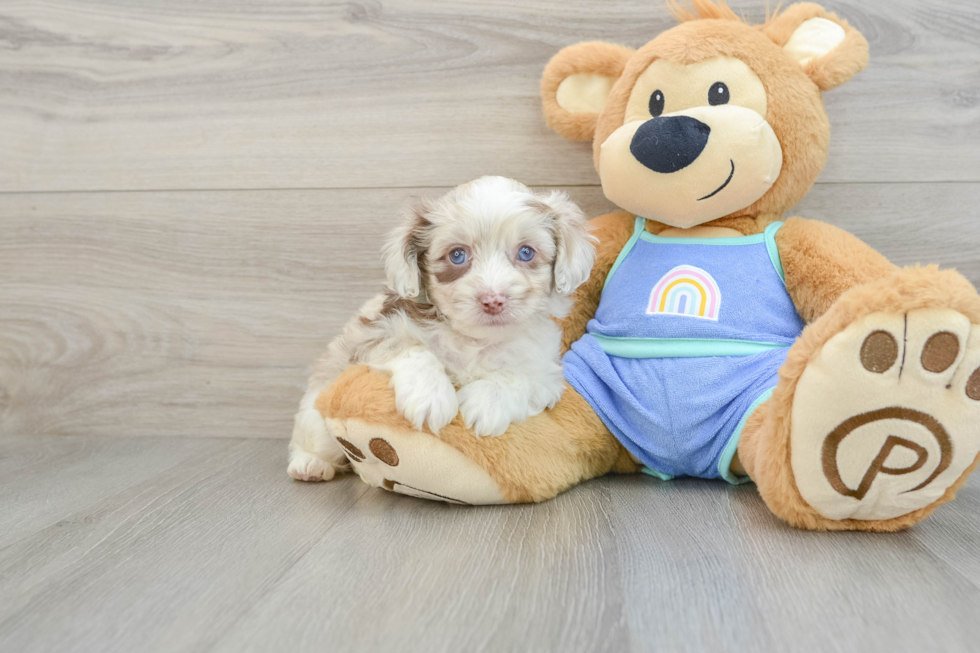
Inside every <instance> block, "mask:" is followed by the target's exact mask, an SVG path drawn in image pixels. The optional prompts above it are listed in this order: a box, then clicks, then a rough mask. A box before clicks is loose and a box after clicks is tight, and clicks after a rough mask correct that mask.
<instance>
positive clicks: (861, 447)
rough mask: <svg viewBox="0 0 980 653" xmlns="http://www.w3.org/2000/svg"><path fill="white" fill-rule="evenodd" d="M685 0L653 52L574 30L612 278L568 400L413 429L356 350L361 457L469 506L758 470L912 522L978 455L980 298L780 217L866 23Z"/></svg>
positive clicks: (797, 498) (571, 78) (590, 313)
mask: <svg viewBox="0 0 980 653" xmlns="http://www.w3.org/2000/svg"><path fill="white" fill-rule="evenodd" d="M693 6H694V9H695V11H696V13H695V14H692V13H688V12H685V11H682V10H680V9H679V8H678V7H677V6H676V4H675V5H674V10H675V14H676V15H677V16H678V18H679V20H680V24H679V25H678V26H676V27H674V28H672V29H670V30H667V31H666V32H664V33H662V34H660V35H659V36H657V37H656V38H655V39H654V40H652V41H650V42H649V43H647V44H646V45H644V46H643V47H641V48H640V49H638V50H635V51H634V50H631V49H629V48H625V47H622V46H618V45H611V44H607V43H598V42H594V43H581V44H578V45H573V46H570V47H567V48H565V49H564V50H562V51H561V52H559V53H558V54H557V55H556V56H555V57H554V58H553V59H552V60H551V62H550V63H549V64H548V65H547V67H546V69H545V72H544V77H543V79H542V82H541V93H542V100H543V104H544V113H545V118H546V120H547V122H548V125H549V126H551V127H552V128H553V129H554V130H555V131H556V132H558V133H559V134H560V135H562V136H564V137H565V138H569V139H574V140H592V142H593V153H594V158H595V167H596V170H598V172H599V177H600V179H601V181H602V188H603V191H604V193H605V194H606V196H607V197H608V198H609V199H610V200H611V201H613V202H614V203H616V204H617V205H618V206H620V207H621V208H622V209H624V210H623V211H620V212H617V213H612V214H609V215H605V216H602V217H599V218H596V219H594V220H593V221H592V226H593V229H594V234H595V235H596V236H597V237H598V239H599V245H598V255H597V261H596V265H595V268H594V269H593V271H592V276H591V278H590V279H589V281H588V282H586V284H585V285H584V286H582V287H581V288H580V289H579V290H578V291H577V295H576V304H575V308H574V310H573V312H572V314H571V315H570V316H569V317H568V318H567V319H566V320H565V321H564V323H563V325H562V326H563V330H564V345H565V347H566V348H567V349H568V353H567V354H566V356H565V359H564V362H565V369H566V379H567V380H568V382H569V387H568V388H567V389H566V392H565V394H564V397H563V398H562V400H561V401H560V402H559V403H558V405H557V406H556V407H555V408H554V409H553V410H550V411H546V412H545V413H543V414H541V415H538V416H537V417H534V418H532V419H530V420H528V421H527V422H525V423H522V424H513V425H512V426H511V428H510V429H509V430H508V431H507V432H506V433H505V434H504V435H502V436H500V437H497V438H478V437H476V436H475V435H473V434H472V433H470V432H468V431H467V430H466V428H465V425H464V424H463V423H462V421H461V419H460V418H459V417H458V416H457V418H456V420H455V421H454V422H453V423H452V424H450V425H449V426H448V427H446V428H445V429H443V430H442V431H441V432H440V434H439V436H438V437H437V436H435V435H433V434H431V433H429V432H427V431H424V432H418V431H414V430H412V428H411V427H410V425H409V424H408V422H407V421H406V420H405V418H404V417H402V416H401V415H400V414H399V413H398V411H397V410H396V409H395V404H394V399H393V395H392V391H391V390H390V389H389V387H388V379H387V378H386V377H385V376H384V375H382V374H380V373H377V372H371V371H369V370H367V369H366V368H364V367H355V368H350V369H348V370H347V371H346V372H345V373H344V374H343V375H342V376H341V377H340V378H339V379H338V380H337V381H336V382H335V384H334V385H333V386H332V387H331V388H330V390H328V391H327V392H325V393H323V394H322V395H321V396H320V397H319V399H318V401H317V408H318V409H319V411H320V412H321V414H323V415H324V417H325V418H326V419H327V420H328V421H329V423H330V425H331V427H332V429H333V432H334V433H336V434H341V436H340V437H338V440H339V441H340V444H341V445H342V446H343V447H344V449H345V450H346V452H347V455H348V457H349V458H350V460H351V462H352V464H353V467H354V469H355V471H357V472H358V473H359V474H360V476H361V478H362V479H364V480H365V481H366V482H368V483H370V484H372V485H376V486H379V487H384V488H386V489H388V490H392V491H396V492H402V493H405V494H412V495H416V496H423V497H427V498H432V499H441V500H446V501H452V502H458V503H502V502H527V501H542V500H545V499H549V498H551V497H553V496H555V495H556V494H557V493H559V492H561V491H563V490H565V489H567V488H569V487H571V486H573V485H575V484H577V483H580V482H582V481H584V480H587V479H590V478H593V477H595V476H599V475H601V474H606V473H608V472H624V473H626V472H637V471H644V472H646V473H649V474H652V475H655V476H658V477H660V478H663V479H669V478H671V477H673V476H677V475H690V476H699V477H703V478H720V479H725V480H728V481H729V482H733V483H735V482H742V481H744V480H747V479H751V480H752V481H754V482H755V484H756V486H757V487H758V489H759V492H760V494H761V495H762V497H763V499H764V500H765V501H766V503H767V505H768V506H769V507H770V509H771V510H772V511H773V512H774V513H775V514H776V515H778V516H779V517H781V518H783V519H785V520H786V521H788V522H790V523H791V524H793V525H794V526H797V527H801V528H808V529H818V530H820V529H828V530H831V529H832V530H873V531H893V530H897V529H900V528H904V527H907V526H909V525H911V524H914V523H916V522H917V521H919V520H921V519H923V518H924V517H926V516H927V515H929V514H930V513H931V512H932V511H933V510H934V509H935V508H936V507H937V506H938V505H940V504H942V503H944V502H946V501H948V500H950V499H952V498H953V496H954V493H955V491H956V489H957V488H958V487H960V486H961V485H962V484H963V483H964V482H965V480H966V478H967V477H968V475H969V474H970V472H971V471H972V470H973V469H974V468H975V467H976V465H977V460H978V452H980V326H978V325H980V297H978V295H977V293H976V291H975V290H974V288H973V287H972V286H971V285H970V283H969V282H968V281H966V280H965V279H964V278H963V277H962V276H960V275H959V274H957V273H956V272H954V271H939V270H938V269H937V268H936V267H932V266H930V267H916V268H906V269H898V268H896V267H895V266H893V265H892V264H890V263H889V262H888V261H887V260H886V259H885V258H884V257H882V256H881V255H879V254H878V253H877V252H875V251H874V250H872V249H871V248H869V247H868V246H867V245H865V244H864V243H862V242H860V241H859V240H858V239H857V238H855V237H853V236H851V235H850V234H848V233H846V232H844V231H841V230H840V229H837V228H835V227H832V226H830V225H827V224H823V223H820V222H815V221H810V220H804V219H802V218H789V219H788V220H786V221H785V222H781V219H782V214H783V212H784V211H786V210H788V209H789V208H790V207H792V206H793V205H794V204H796V203H797V202H798V201H799V200H800V199H801V198H802V197H803V196H804V195H805V194H806V193H807V192H808V191H809V189H810V187H811V186H812V184H813V182H814V181H815V179H816V178H817V175H818V174H819V173H820V170H821V168H822V167H823V165H824V162H825V160H826V157H827V150H828V144H829V138H830V128H829V123H828V119H827V115H826V113H825V111H824V107H823V103H822V99H821V92H822V91H827V90H830V89H832V88H834V87H836V86H839V85H840V84H843V83H844V82H846V81H848V80H849V79H851V77H853V76H854V75H855V74H856V73H858V72H859V71H860V70H862V69H863V68H864V66H865V65H866V63H867V58H868V45H867V42H866V41H865V39H864V37H862V36H861V34H860V33H858V32H857V31H856V30H855V29H854V28H852V27H851V26H850V25H848V24H847V23H846V22H845V21H843V20H841V19H839V18H838V17H837V16H835V15H833V14H830V13H828V12H826V11H825V10H824V9H823V8H821V7H820V6H818V5H815V4H809V3H806V4H797V5H793V6H791V7H789V8H787V9H786V10H784V11H782V12H781V13H779V14H778V15H777V16H775V17H772V18H771V19H770V20H768V21H767V22H766V24H764V25H761V26H750V25H747V24H745V23H744V22H742V21H741V20H740V19H739V18H738V16H736V15H735V13H734V12H732V11H731V10H730V9H729V8H728V7H727V6H726V5H725V4H724V2H719V3H718V4H714V3H712V2H710V1H709V0H696V1H694V2H693Z"/></svg>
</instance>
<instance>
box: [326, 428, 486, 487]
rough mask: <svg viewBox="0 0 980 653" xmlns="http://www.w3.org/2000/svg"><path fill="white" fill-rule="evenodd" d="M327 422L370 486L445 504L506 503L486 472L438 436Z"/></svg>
mask: <svg viewBox="0 0 980 653" xmlns="http://www.w3.org/2000/svg"><path fill="white" fill-rule="evenodd" d="M328 421H329V423H330V427H331V431H332V432H333V433H334V434H335V435H336V437H337V442H338V443H339V444H340V446H341V447H342V448H343V449H344V453H345V454H346V455H347V459H348V460H350V462H351V465H352V466H353V468H354V471H355V472H356V473H357V474H358V475H359V476H360V477H361V480H362V481H364V482H365V483H367V484H368V485H373V486H375V487H379V488H383V489H385V490H388V491H389V492H397V493H399V494H407V495H410V496H414V497H419V498H422V499H431V500H434V501H444V502H447V503H457V504H490V503H504V498H503V496H502V495H501V492H500V486H499V485H498V484H497V483H496V482H495V481H494V480H493V479H492V478H491V477H490V475H489V474H487V472H486V471H484V470H483V469H482V468H481V467H480V466H479V465H477V464H476V463H475V462H473V461H472V460H470V459H469V458H467V457H466V456H464V455H463V454H462V453H460V452H459V451H457V450H456V449H454V448H452V447H451V446H449V445H448V444H446V443H445V442H443V441H442V440H440V439H439V438H438V437H436V436H433V435H431V434H428V433H424V432H418V431H409V430H406V429H397V428H389V427H385V426H381V425H379V424H371V423H367V422H362V421H360V420H357V419H345V420H328Z"/></svg>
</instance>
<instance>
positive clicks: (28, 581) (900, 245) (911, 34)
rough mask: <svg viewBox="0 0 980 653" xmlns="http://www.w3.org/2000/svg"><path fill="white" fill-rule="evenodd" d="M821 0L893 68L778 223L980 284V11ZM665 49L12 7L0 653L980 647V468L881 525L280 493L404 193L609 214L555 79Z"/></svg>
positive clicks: (582, 35) (286, 6)
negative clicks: (491, 195)
mask: <svg viewBox="0 0 980 653" xmlns="http://www.w3.org/2000/svg"><path fill="white" fill-rule="evenodd" d="M730 4H731V5H732V6H734V7H735V8H736V10H738V11H739V12H741V13H743V14H745V15H746V16H747V17H748V18H749V19H751V20H753V21H759V20H761V19H762V18H763V17H764V16H765V11H766V7H765V4H766V3H765V2H764V1H763V0H733V1H732V2H731V3H730ZM771 4H773V5H775V4H776V3H771ZM823 4H824V5H825V6H827V7H828V8H830V9H831V10H833V11H836V12H838V13H839V14H841V15H842V16H844V17H845V18H847V19H848V20H849V21H850V22H851V23H852V24H854V25H855V26H857V27H858V29H860V30H861V31H862V32H863V33H864V34H865V35H866V36H867V38H868V40H869V42H870V44H871V51H872V55H871V56H872V58H871V64H870V66H869V67H868V69H867V70H866V71H865V72H864V73H862V74H861V75H860V76H858V77H857V78H855V80H854V81H853V82H851V83H849V84H847V85H845V86H843V87H841V88H840V89H837V90H835V91H832V92H830V93H828V94H826V96H825V100H826V103H827V108H828V112H829V114H830V118H831V123H832V126H833V136H832V146H831V152H830V159H829V162H828V165H827V168H826V169H825V170H824V172H823V174H822V176H821V178H820V180H819V181H818V184H817V185H816V187H815V188H814V189H813V191H812V192H811V193H810V195H809V196H808V197H807V198H805V199H804V200H803V202H801V204H800V205H799V206H798V207H796V209H794V211H793V214H798V215H803V216H805V217H811V218H817V219H821V220H826V221H828V222H831V223H833V224H837V225H839V226H841V227H843V228H845V229H848V230H850V231H852V232H854V233H855V234H857V235H858V236H860V237H861V238H862V239H864V240H865V241H867V242H868V243H870V244H871V245H872V246H874V247H876V248H878V249H879V250H881V251H882V252H883V253H885V254H886V255H887V256H889V257H890V258H891V259H892V260H894V261H895V262H896V263H899V264H903V265H904V264H913V263H918V262H935V263H940V264H942V265H944V266H955V267H957V268H959V269H960V270H961V271H962V272H963V273H964V274H965V275H966V276H967V277H968V278H969V279H971V281H973V282H974V283H975V284H980V221H978V219H977V215H978V213H977V207H978V206H980V148H978V147H977V144H978V143H980V95H978V91H977V89H978V88H980V68H978V64H977V62H978V61H980V4H978V3H977V2H975V0H935V1H932V2H921V0H826V2H824V3H823ZM671 24H672V19H670V18H669V16H668V14H667V12H666V11H665V10H664V8H663V5H662V3H660V2H658V1H656V0H652V1H651V0H621V1H617V2H606V3H597V2H595V1H594V0H530V1H525V2H516V1H514V0H473V1H472V2H470V1H468V2H457V1H454V0H390V1H386V2H379V1H376V0H362V1H358V2H333V1H323V0H281V1H276V2H271V1H265V2H264V1H261V0H249V1H247V2H240V1H237V0H84V1H83V0H48V1H45V2H20V3H0V148H2V152H0V652H2V653H7V651H10V652H12V653H13V652H17V653H21V652H25V653H30V652H35V651H37V652H42V651H43V652H48V651H59V652H60V651H86V652H88V651H100V652H101V651H126V652H127V653H129V652H132V651H139V652H143V651H148V652H153V651H168V652H169V651H181V652H183V651H202V652H203V651H222V652H223V651H285V650H292V651H358V652H359V651H372V652H377V651H453V652H456V651H562V653H569V652H575V651H702V650H719V651H726V650H731V651H756V650H758V651H763V650H764V651H786V650H793V651H797V650H799V651H806V650H815V651H847V652H849V651H855V650H862V651H888V652H889V653H893V652H895V651H916V652H919V651H923V650H925V651H976V650H978V645H977V642H978V641H980V595H978V588H980V548H978V546H977V545H978V542H980V478H974V479H973V480H972V481H971V482H970V484H969V485H968V486H967V487H966V488H965V489H964V490H963V491H962V492H961V493H960V495H959V497H958V498H957V500H956V501H955V502H953V503H952V504H949V505H947V506H944V507H943V508H941V509H940V510H939V511H938V512H937V514H936V515H934V516H933V517H932V518H930V519H929V520H927V521H926V522H924V523H923V524H920V525H918V526H917V527H915V528H913V529H912V530H910V531H908V532H905V533H901V534H897V535H888V536H870V535H860V534H834V535H828V534H815V533H803V532H799V531H794V530H791V529H788V528H787V527H785V526H784V525H783V524H781V523H780V522H779V521H778V520H776V519H774V518H773V517H772V516H771V515H770V514H769V512H768V511H767V510H766V508H765V506H764V505H763V504H762V502H761V500H760V499H759V497H758V495H757V494H756V493H755V491H754V489H753V488H752V487H739V488H731V487H728V486H726V485H723V484H717V483H707V482H700V481H692V480H681V481H675V482H673V483H669V484H665V483H661V482H658V481H655V480H652V479H649V478H646V477H642V478H641V477H608V478H604V479H600V480H597V481H593V482H590V483H588V484H586V485H584V486H581V487H579V488H576V489H574V490H572V491H570V492H568V493H566V494H565V495H562V496H561V497H558V498H557V499H556V500H554V501H551V502H548V503H545V504H541V505H537V506H512V507H494V508H479V509H464V508H459V507H451V506H443V505H439V504H433V503H427V502H424V501H420V500H416V499H412V498H409V497H403V496H397V495H390V494H387V493H384V492H381V491H378V490H374V489H370V488H368V487H367V486H366V485H364V484H363V483H361V482H360V481H359V480H358V479H356V478H345V479H343V480H340V481H337V482H333V483H328V484H318V485H304V484H300V483H294V482H292V481H290V480H289V479H288V478H287V477H286V475H285V472H284V469H285V442H284V441H283V440H282V438H285V437H288V433H289V429H290V425H291V416H292V412H293V410H294V409H295V405H296V402H297V400H298V398H299V395H300V392H301V389H302V387H303V384H304V381H305V368H306V365H307V364H308V362H309V361H310V359H312V358H313V357H314V356H315V355H316V354H318V353H319V352H320V350H321V349H322V348H323V347H324V346H325V344H326V343H327V342H328V341H329V339H330V338H331V337H332V336H333V335H334V334H335V333H336V331H337V329H338V328H339V327H340V325H341V324H342V323H343V322H344V320H346V318H347V317H348V316H349V315H350V314H351V312H352V311H354V310H355V309H356V308H357V306H358V305H359V304H360V303H361V302H363V301H364V300H365V299H367V298H368V297H369V296H370V295H371V294H373V293H374V292H375V291H376V289H377V287H378V284H379V283H380V280H381V266H380V263H379V261H378V248H379V245H380V238H381V235H382V234H383V233H384V231H385V230H386V229H387V228H388V226H389V225H390V223H391V221H392V219H393V218H394V216H395V215H396V213H397V211H398V208H399V206H400V205H401V204H402V202H403V201H404V200H405V199H406V198H407V197H409V196H411V195H419V194H421V195H435V194H438V193H441V192H442V191H444V190H445V189H447V188H449V187H451V186H454V185H456V184H458V183H461V182H463V181H466V180H468V179H471V178H473V177H476V176H480V175H483V174H505V175H509V176H512V177H515V178H517V179H520V180H521V181H524V182H526V183H529V184H532V185H536V186H539V187H551V186H560V187H562V188H564V189H566V190H567V191H568V192H569V193H570V194H571V195H572V197H573V199H575V200H576V201H578V202H579V203H580V204H581V205H582V206H583V208H584V209H585V211H586V213H587V214H589V215H599V214H601V213H603V212H606V211H608V210H611V208H612V207H611V205H610V204H609V203H608V201H606V200H605V199H604V197H603V196H602V193H601V190H600V189H599V187H598V185H597V184H598V180H597V177H596V174H595V172H594V170H593V169H592V164H591V153H590V147H589V145H588V144H579V143H568V142H565V141H562V139H560V138H559V137H558V136H556V135H555V134H553V133H551V132H549V131H548V130H547V129H546V127H545V126H544V121H543V119H542V117H541V113H540V105H539V99H538V81H539V76H540V74H541V70H542V68H543V66H544V64H545V62H546V61H547V60H548V58H549V57H550V56H551V55H552V54H554V53H555V52H556V51H557V50H558V49H559V48H561V47H562V46H564V45H568V44H570V43H574V42H578V41H582V40H591V39H603V40H609V41H614V42H620V43H624V44H626V45H631V46H638V45H641V44H642V43H644V42H646V41H647V40H648V39H649V38H651V37H652V36H653V35H654V34H656V33H657V32H659V31H661V30H663V29H665V28H667V27H669V26H670V25H671Z"/></svg>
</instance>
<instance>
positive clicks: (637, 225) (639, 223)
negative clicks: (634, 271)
mask: <svg viewBox="0 0 980 653" xmlns="http://www.w3.org/2000/svg"><path fill="white" fill-rule="evenodd" d="M644 222H645V220H644V219H643V218H640V217H637V218H636V221H635V222H634V223H633V235H632V236H630V239H629V240H627V241H626V245H625V246H624V247H623V249H622V250H621V251H620V252H619V256H617V257H616V261H615V262H614V263H613V266H612V267H611V268H609V274H607V275H606V280H605V282H603V284H602V289H603V290H605V289H606V286H608V285H609V280H610V279H612V276H613V274H614V273H615V272H616V270H618V269H619V265H620V263H622V262H623V261H624V260H626V257H627V256H629V253H630V250H632V249H633V246H634V245H636V241H637V240H639V238H640V234H641V233H643V231H644V226H643V223H644Z"/></svg>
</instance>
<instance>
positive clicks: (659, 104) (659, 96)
mask: <svg viewBox="0 0 980 653" xmlns="http://www.w3.org/2000/svg"><path fill="white" fill-rule="evenodd" d="M663 112H664V94H663V92H662V91H661V90H660V89H657V90H656V91H654V92H653V95H651V96H650V115H651V116H653V117H654V118H656V117H657V116H659V115H660V114H661V113H663Z"/></svg>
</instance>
